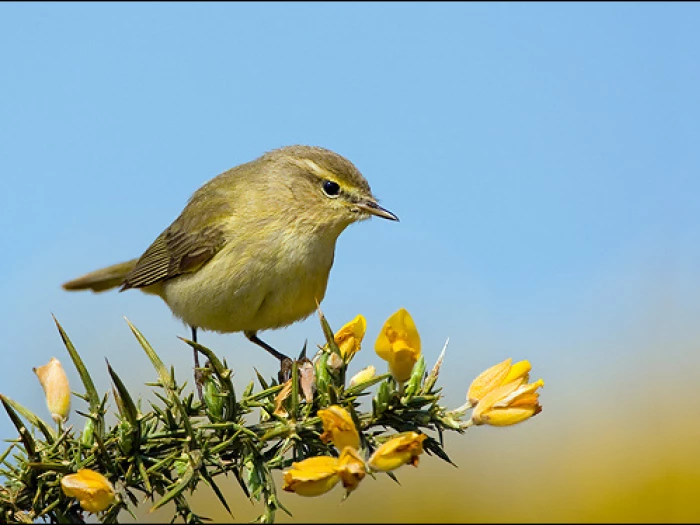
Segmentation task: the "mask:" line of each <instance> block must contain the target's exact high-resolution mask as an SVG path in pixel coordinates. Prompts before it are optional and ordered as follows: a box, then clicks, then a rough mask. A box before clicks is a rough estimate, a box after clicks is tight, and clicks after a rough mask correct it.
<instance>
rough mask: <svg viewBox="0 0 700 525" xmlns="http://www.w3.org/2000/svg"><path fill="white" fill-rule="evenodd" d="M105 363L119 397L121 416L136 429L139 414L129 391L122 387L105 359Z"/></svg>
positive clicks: (121, 383) (120, 381) (122, 384)
mask: <svg viewBox="0 0 700 525" xmlns="http://www.w3.org/2000/svg"><path fill="white" fill-rule="evenodd" d="M105 361H106V362H107V371H108V372H109V375H110V376H111V378H112V381H114V386H115V388H116V391H117V394H118V396H119V398H118V399H119V401H118V403H119V405H120V406H121V408H122V411H123V413H122V416H123V417H125V418H126V419H127V421H129V423H131V426H132V427H134V428H138V426H139V422H138V419H139V414H138V410H136V405H135V404H134V400H133V399H132V398H131V394H129V391H128V390H127V389H126V386H124V383H123V382H122V380H121V379H120V378H119V376H118V375H117V373H116V372H115V371H114V369H113V368H112V367H111V366H110V364H109V361H107V359H105Z"/></svg>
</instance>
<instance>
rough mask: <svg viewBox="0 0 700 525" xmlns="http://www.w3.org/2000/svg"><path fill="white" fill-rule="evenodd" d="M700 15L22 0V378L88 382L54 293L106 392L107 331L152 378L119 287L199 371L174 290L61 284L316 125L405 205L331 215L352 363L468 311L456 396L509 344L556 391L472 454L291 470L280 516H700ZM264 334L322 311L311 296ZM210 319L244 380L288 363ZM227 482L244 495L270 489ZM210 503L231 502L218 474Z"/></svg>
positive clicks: (298, 330)
mask: <svg viewBox="0 0 700 525" xmlns="http://www.w3.org/2000/svg"><path fill="white" fill-rule="evenodd" d="M699 20H700V5H698V4H696V3H688V4H681V3H672V4H667V3H663V4H661V3H643V4H642V3H636V4H634V3H633V4H622V3H601V4H597V3H596V4H588V3H565V4H553V5H550V4H547V5H545V4H540V3H530V4H527V3H525V4H510V3H508V4H504V3H495V4H491V3H488V4H480V3H436V2H431V3H403V4H401V3H397V4H388V3H387V4H384V3H326V4H315V3H314V4H310V3H284V4H281V3H272V4H263V3H233V4H219V3H216V4H214V3H196V4H194V3H191V4H187V3H177V4H166V3H152V4H132V3H125V4H121V3H117V4H112V3H96V4H87V5H83V4H80V5H78V4H36V3H34V4H31V3H30V4H19V3H3V4H0V61H1V62H0V63H1V66H2V67H1V70H0V77H1V78H2V82H0V177H1V180H2V185H3V190H2V192H1V193H0V223H1V224H2V248H3V255H2V257H0V274H1V275H2V299H3V300H2V301H1V302H0V331H1V332H2V349H1V350H0V392H2V393H3V394H5V395H8V396H10V397H12V398H13V399H15V400H17V401H19V402H20V403H22V404H24V405H25V406H28V407H30V408H32V409H34V410H36V411H37V412H38V413H39V414H41V415H43V416H45V417H46V418H48V417H49V416H48V414H47V413H46V408H45V404H44V398H43V393H42V391H41V387H40V385H39V382H38V381H37V379H36V377H35V375H34V374H33V372H32V367H36V366H40V365H43V364H45V363H46V362H48V360H49V359H50V358H51V357H52V356H56V357H58V358H59V359H60V360H62V361H63V363H64V364H65V365H66V368H67V371H68V375H69V378H70V380H71V383H72V385H76V386H75V387H74V389H75V390H78V391H80V390H81V389H80V388H79V387H78V386H77V385H79V380H78V376H77V374H76V373H75V371H74V370H73V369H72V367H71V366H70V362H69V358H68V355H67V353H66V351H65V348H64V347H63V345H62V343H61V340H60V338H59V336H58V333H57V331H56V328H55V326H54V324H53V320H52V318H51V314H54V315H55V316H56V317H57V319H58V320H59V321H60V322H61V324H62V325H63V327H64V328H65V329H66V331H67V332H68V334H69V336H70V337H71V338H72V340H73V342H74V344H75V345H76V347H77V349H78V350H79V351H80V352H81V354H82V356H83V359H84V360H85V362H86V364H87V366H88V368H89V369H90V370H91V373H92V375H93V377H94V379H95V380H96V383H97V387H98V389H99V390H100V391H103V392H104V391H106V390H108V389H109V388H110V384H109V381H108V379H107V378H108V374H107V372H106V367H105V358H107V359H109V362H110V363H111V365H112V366H113V367H114V369H115V370H116V371H117V372H118V373H119V374H120V375H121V376H122V378H123V379H124V380H125V382H126V383H127V384H128V385H129V386H130V387H131V388H132V389H134V390H135V391H138V392H140V393H142V394H144V395H145V394H146V393H147V392H148V388H147V387H145V386H144V385H143V383H145V382H147V381H152V380H154V378H155V373H154V371H153V370H152V369H151V367H150V365H149V363H148V361H147V359H146V357H145V355H144V354H143V351H142V350H141V348H140V346H139V345H138V343H137V341H136V340H135V339H134V337H133V336H132V334H131V332H130V331H129V329H128V327H127V325H126V323H125V321H124V319H123V317H124V316H125V317H127V318H128V319H129V320H130V321H132V322H133V323H134V324H135V325H136V326H137V327H138V328H139V329H140V330H141V331H142V332H143V333H144V335H145V336H146V338H147V339H148V340H149V341H150V343H151V344H152V345H153V346H154V348H155V349H156V350H157V351H158V352H159V353H160V355H161V356H162V357H163V358H164V359H165V361H166V363H167V364H168V365H174V366H175V368H176V370H177V373H178V377H179V378H180V379H181V381H185V380H187V381H190V376H191V366H192V362H191V360H192V354H191V351H190V350H189V347H187V346H186V345H185V344H184V343H182V342H181V341H179V340H178V339H177V338H176V336H178V335H180V336H188V335H189V333H188V330H187V329H186V328H185V327H184V326H183V325H182V324H181V323H180V322H179V321H178V320H176V319H174V318H173V317H172V315H171V313H170V311H169V310H168V308H167V307H166V306H165V305H164V304H163V303H162V302H161V301H160V299H158V298H154V297H150V296H145V295H143V294H140V293H136V292H135V291H132V292H127V293H123V294H119V293H116V292H109V293H105V294H101V295H93V294H91V293H87V292H86V293H67V292H64V291H63V290H62V289H61V288H60V285H61V283H63V282H64V281H66V280H69V279H72V278H74V277H77V276H79V275H82V274H83V273H86V272H88V271H91V270H94V269H97V268H99V267H102V266H105V265H109V264H113V263H116V262H120V261H122V260H126V259H130V258H132V257H136V256H138V255H140V254H141V253H142V252H143V251H144V250H145V248H146V247H148V245H149V244H150V243H151V242H152V241H153V240H154V239H155V237H156V236H157V235H158V234H159V233H160V232H161V231H162V230H163V229H164V228H165V227H167V226H168V225H169V224H170V222H171V221H172V220H173V219H174V218H175V217H176V216H177V215H178V214H179V213H180V211H181V209H182V207H183V206H184V205H185V203H186V201H187V199H188V198H189V196H190V195H191V194H192V192H193V191H194V190H196V189H197V188H198V187H199V186H200V185H201V184H203V183H204V182H205V181H207V180H209V179H210V178H212V177H214V176H215V175H217V174H219V173H221V172H222V171H224V170H226V169H228V168H230V167H232V166H234V165H236V164H239V163H242V162H246V161H249V160H252V159H253V158H256V157H258V156H259V155H261V154H262V153H264V152H265V151H268V150H270V149H273V148H277V147H280V146H283V145H288V144H312V145H320V146H324V147H327V148H330V149H333V150H335V151H337V152H338V153H341V154H342V155H344V156H346V157H348V158H349V159H350V160H352V161H353V162H354V163H355V164H356V165H357V167H358V168H359V169H360V170H361V171H362V172H363V174H364V175H365V176H366V177H367V179H368V180H369V182H370V184H371V185H372V189H373V191H374V193H375V194H376V195H377V196H378V197H379V198H380V200H381V203H382V204H383V205H384V206H385V207H387V208H388V209H390V210H392V211H393V212H395V213H396V214H397V215H398V216H399V217H400V218H401V222H399V223H390V222H388V221H381V220H373V221H369V222H364V223H361V224H357V225H354V226H352V227H350V228H349V229H348V230H347V231H346V232H345V233H343V234H342V235H341V237H340V240H339V242H338V246H337V251H336V259H335V260H336V262H335V265H334V267H333V270H332V272H331V277H330V282H329V286H328V291H327V294H326V298H325V300H324V302H323V304H322V308H323V311H324V313H325V314H326V315H327V317H328V319H329V321H330V322H331V325H332V326H333V327H334V328H335V329H337V328H339V327H340V326H342V324H344V323H345V322H346V321H349V320H350V319H352V318H353V317H354V316H355V315H357V314H358V313H362V314H364V315H365V317H366V318H367V321H368V328H367V336H366V340H365V345H364V349H363V350H362V352H361V353H360V354H358V355H357V356H356V358H355V360H354V361H353V365H352V366H351V372H354V371H357V370H359V369H360V368H361V367H363V366H365V365H368V364H374V365H375V366H377V367H378V368H379V369H380V370H383V369H384V366H385V364H384V362H383V361H381V360H379V358H378V357H377V356H376V355H375V353H374V350H373V347H374V340H375V339H376V336H377V334H378V331H379V329H380V328H381V326H382V324H383V322H384V320H385V319H386V318H387V317H388V316H389V315H391V314H392V313H393V312H394V311H396V310H397V309H398V308H400V307H405V308H406V309H408V310H409V312H410V313H411V314H412V316H413V318H414V320H415V322H416V324H417V326H418V329H419V331H420V334H421V337H422V340H423V352H424V354H425V356H426V360H427V362H428V363H429V366H430V365H432V363H433V362H434V361H435V359H437V357H438V354H439V352H440V350H441V348H442V346H443V344H444V342H445V340H446V339H447V338H448V337H449V340H450V342H449V347H448V350H447V355H446V360H445V366H444V367H443V372H442V374H441V378H440V382H441V384H442V385H443V387H444V389H443V392H444V402H445V404H446V405H448V406H450V407H456V406H458V405H461V404H462V403H463V402H464V394H465V392H466V389H467V387H468V385H469V383H470V382H471V380H472V379H473V377H474V376H476V375H477V374H478V373H479V372H480V371H482V370H483V369H485V368H486V367H488V366H490V365H492V364H494V363H497V362H499V361H501V360H503V359H505V358H506V357H513V358H514V359H515V360H520V359H528V360H530V362H531V363H532V365H533V371H532V378H533V379H537V378H539V377H541V378H543V379H544V380H545V383H546V386H545V387H544V389H543V390H542V394H541V403H542V405H543V407H544V410H543V412H542V413H541V414H540V415H538V416H537V417H536V418H534V419H533V420H531V421H528V422H526V423H525V424H522V425H518V426H515V427H511V428H483V427H480V428H473V429H470V430H469V431H468V432H467V433H466V434H464V435H449V436H448V437H447V446H446V449H447V452H448V453H449V454H450V455H451V457H452V459H453V461H454V462H455V463H456V464H457V465H458V468H455V467H453V466H451V465H449V464H447V463H444V462H442V461H441V460H439V459H438V458H436V457H434V456H427V455H425V456H423V457H422V458H421V463H420V466H419V467H418V468H417V469H414V468H411V467H402V469H400V470H399V471H397V472H396V473H397V475H398V478H399V480H400V482H401V485H397V484H395V483H394V482H393V481H391V480H390V479H389V478H387V477H386V476H380V477H378V478H377V479H376V480H373V479H371V478H367V479H366V480H365V481H364V482H363V484H362V485H361V486H360V487H359V489H358V490H357V491H356V492H355V493H353V494H352V495H351V497H350V498H349V499H348V500H347V501H345V502H343V503H342V504H341V502H340V500H341V497H342V490H341V489H340V488H336V489H334V491H332V492H331V493H329V494H326V495H325V496H323V497H320V498H314V499H306V498H301V497H298V496H296V495H294V494H287V493H284V494H283V495H282V502H283V504H284V505H286V506H287V507H288V508H289V509H290V511H291V512H292V513H293V518H290V517H288V516H286V515H284V514H280V515H279V516H278V518H279V520H280V521H282V522H285V521H304V522H334V521H359V522H377V521H381V522H388V521H394V522H397V521H400V522H436V521H453V522H454V521H456V522H465V521H477V520H478V521H484V522H505V521H521V522H528V521H531V522H544V521H550V522H552V521H553V522H556V521H568V522H584V521H585V522H592V521H595V522H606V521H617V522H622V521H627V522H629V521H634V522H643V521H656V522H659V521H663V522H679V521H699V520H700V507H699V506H698V505H697V501H698V491H699V490H700V448H698V446H697V444H698V439H700V405H699V404H698V394H699V387H698V385H699V384H700V383H699V380H700V242H699V240H700V211H699V209H698V195H699V192H700V148H699V147H698V145H699V144H700V96H699V95H698V94H699V93H700V33H699V32H698V31H697V27H698V22H699ZM261 335H262V336H263V338H264V339H265V340H266V341H268V342H269V343H271V344H272V345H273V346H275V347H277V348H279V349H281V350H284V351H286V352H287V353H290V354H291V353H295V352H297V351H298V349H300V348H301V346H302V344H303V342H304V341H305V340H307V339H308V341H309V344H310V345H312V347H313V345H317V344H319V343H321V342H322V340H323V337H322V333H321V330H320V326H319V324H318V320H317V318H315V317H311V318H309V319H307V320H306V321H304V322H301V323H298V324H295V325H293V326H291V327H289V328H287V329H284V330H278V331H270V332H265V333H262V334H261ZM200 341H201V342H202V343H203V344H205V345H206V346H209V347H210V348H212V349H214V350H215V351H217V353H218V354H219V355H221V356H224V357H226V358H227V360H228V363H229V365H230V366H232V367H233V368H234V370H235V374H236V381H237V384H238V385H240V386H241V388H242V387H243V386H244V385H246V384H247V383H248V382H249V381H250V380H252V379H253V378H254V377H255V375H254V371H253V367H256V368H257V369H258V370H260V372H261V373H262V374H263V376H266V377H271V376H273V375H274V374H275V373H276V366H277V363H276V362H275V361H274V360H273V359H271V358H270V357H269V356H268V355H267V354H265V352H263V351H262V350H260V349H259V348H257V347H255V346H253V345H252V344H251V343H249V342H248V341H247V340H246V339H245V338H244V337H243V336H242V335H241V334H229V335H216V334H212V333H203V334H201V335H200ZM353 367H354V368H353ZM73 407H74V409H82V408H83V407H84V403H83V402H82V401H81V400H80V399H78V398H74V401H73ZM70 421H71V422H73V423H75V424H82V418H81V417H80V416H79V415H77V414H75V413H73V415H72V417H71V420H70ZM14 436H15V430H14V427H12V425H11V423H10V421H9V419H8V418H7V417H0V437H1V438H3V439H9V438H13V437H14ZM3 449H4V447H3ZM224 486H225V487H226V493H227V495H228V496H230V498H231V500H230V501H231V504H232V507H233V509H234V519H235V520H236V521H247V520H250V519H253V518H254V517H256V516H257V515H258V514H259V513H260V512H261V511H262V507H261V506H260V505H254V504H251V503H249V502H248V501H247V500H246V499H245V497H244V496H243V495H242V494H241V492H240V489H239V488H238V486H237V484H236V483H235V482H233V481H232V482H230V483H228V484H224ZM146 510H147V509H142V511H143V512H142V513H141V519H143V520H144V521H146V520H151V519H159V517H160V519H162V518H164V517H165V515H159V514H157V513H156V514H150V515H149V514H147V513H146ZM196 510H198V511H199V512H201V513H204V514H207V515H209V516H211V517H213V518H215V519H216V520H220V521H230V520H231V518H230V517H228V516H227V515H226V514H225V512H224V511H223V509H221V508H220V506H219V504H218V503H216V501H215V500H214V498H213V496H211V495H210V494H207V493H205V492H202V493H200V494H198V496H197V506H196ZM127 517H128V516H126V515H125V516H123V519H124V520H126V519H127Z"/></svg>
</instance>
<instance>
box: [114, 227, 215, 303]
mask: <svg viewBox="0 0 700 525" xmlns="http://www.w3.org/2000/svg"><path fill="white" fill-rule="evenodd" d="M222 246H223V235H222V233H221V231H220V230H218V229H215V228H208V229H205V230H203V231H201V232H198V233H195V234H188V233H185V232H183V231H182V230H180V229H179V228H177V225H176V224H173V225H171V226H170V227H169V228H168V229H166V230H165V231H164V232H163V233H161V234H160V235H159V236H158V238H157V239H156V240H155V241H153V244H151V246H149V248H148V249H147V250H146V251H145V252H144V254H143V255H142V256H141V258H140V259H139V260H138V262H137V263H136V266H135V267H134V269H133V270H131V272H129V274H128V275H127V276H126V277H125V278H124V281H123V282H122V287H121V290H127V289H129V288H143V287H144V286H150V285H152V284H155V283H157V282H158V281H163V280H165V279H172V278H173V277H177V276H178V275H182V274H184V273H189V272H194V271H196V270H198V269H199V268H200V267H201V266H202V265H203V264H205V263H206V262H207V261H208V260H209V259H211V258H212V257H213V256H214V255H215V254H216V253H217V252H218V251H219V250H220V249H221V247H222Z"/></svg>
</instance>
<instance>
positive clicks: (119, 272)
mask: <svg viewBox="0 0 700 525" xmlns="http://www.w3.org/2000/svg"><path fill="white" fill-rule="evenodd" d="M137 261H138V259H132V260H130V261H126V262H122V263H119V264H113V265H112V266H107V267H106V268H100V269H99V270H95V271H94V272H90V273H86V274H85V275H83V276H82V277H78V278H77V279H73V280H72V281H68V282H67V283H63V289H64V290H71V291H75V290H92V291H93V292H104V291H105V290H109V289H111V288H115V287H117V286H119V285H120V284H122V281H123V280H124V277H126V275H127V274H128V273H129V272H130V271H131V270H133V268H134V266H136V262H137Z"/></svg>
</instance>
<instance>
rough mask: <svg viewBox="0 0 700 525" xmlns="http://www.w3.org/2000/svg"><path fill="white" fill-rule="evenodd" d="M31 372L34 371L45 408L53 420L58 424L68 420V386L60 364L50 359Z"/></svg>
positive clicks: (53, 358) (56, 360)
mask: <svg viewBox="0 0 700 525" xmlns="http://www.w3.org/2000/svg"><path fill="white" fill-rule="evenodd" d="M32 370H34V373H35V374H36V375H37V377H38V378H39V382H40V383H41V386H42V388H43V389H44V395H45V396H46V406H48V408H49V412H50V413H51V417H52V418H53V420H54V421H56V423H58V422H59V421H65V420H66V419H68V413H69V412H70V385H68V376H66V372H65V371H64V370H63V366H62V365H61V362H60V361H59V360H58V359H56V358H55V357H52V358H51V361H49V362H48V363H46V364H45V365H44V366H40V367H38V368H33V369H32Z"/></svg>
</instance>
